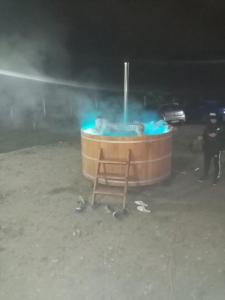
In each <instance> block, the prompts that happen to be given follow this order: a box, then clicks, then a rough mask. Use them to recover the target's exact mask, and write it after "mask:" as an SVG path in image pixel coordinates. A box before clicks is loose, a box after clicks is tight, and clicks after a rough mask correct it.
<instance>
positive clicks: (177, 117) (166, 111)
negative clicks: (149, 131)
mask: <svg viewBox="0 0 225 300" xmlns="http://www.w3.org/2000/svg"><path fill="white" fill-rule="evenodd" d="M159 114H160V116H161V117H162V118H163V120H165V121H166V122H168V123H173V124H174V123H185V121H186V115H185V112H184V110H183V108H182V106H181V105H180V104H179V103H172V104H164V105H162V106H161V107H160V108H159Z"/></svg>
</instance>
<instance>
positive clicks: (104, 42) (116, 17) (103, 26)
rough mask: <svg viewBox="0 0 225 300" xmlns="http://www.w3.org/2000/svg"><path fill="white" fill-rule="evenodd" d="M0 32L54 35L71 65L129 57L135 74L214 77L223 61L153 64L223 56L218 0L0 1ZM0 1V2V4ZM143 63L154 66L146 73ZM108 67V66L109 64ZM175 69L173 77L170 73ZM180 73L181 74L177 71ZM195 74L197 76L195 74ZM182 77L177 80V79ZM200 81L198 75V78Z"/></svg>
mask: <svg viewBox="0 0 225 300" xmlns="http://www.w3.org/2000/svg"><path fill="white" fill-rule="evenodd" d="M1 2H2V4H1V12H0V28H1V29H0V34H1V35H2V36H5V35H12V34H15V33H16V34H20V35H23V36H26V35H27V36H29V35H30V34H31V35H32V34H33V35H35V34H36V32H38V33H40V32H41V33H43V34H45V35H48V34H49V35H55V36H59V37H60V40H61V42H62V43H63V45H64V47H65V49H66V50H67V51H68V53H69V56H70V59H71V65H72V66H73V65H75V64H76V63H80V64H81V65H82V63H83V64H84V66H85V62H86V63H87V64H89V65H92V64H93V65H95V64H99V63H101V64H102V65H105V66H107V68H108V66H109V65H110V64H114V63H115V62H116V63H121V61H123V60H124V58H129V60H130V61H135V62H136V65H137V70H139V71H140V70H145V71H143V72H142V74H140V76H139V77H140V78H141V76H142V77H145V76H146V74H147V75H148V76H149V78H152V79H153V78H154V77H155V78H156V80H159V79H160V78H161V77H163V74H166V76H167V75H168V74H172V77H173V78H181V79H180V81H182V80H183V82H187V81H191V79H192V78H194V80H193V81H195V80H196V77H197V78H199V77H201V76H203V74H204V76H203V77H204V78H205V81H204V80H203V83H201V82H200V85H201V84H202V85H204V84H205V83H204V82H208V81H212V82H213V84H216V83H217V82H218V78H220V77H221V78H222V77H223V76H225V72H224V71H223V68H224V69H225V64H224V65H223V66H221V65H213V66H212V65H211V66H199V65H197V66H195V65H190V66H183V67H182V66H177V67H176V65H175V66H171V67H168V66H153V67H152V65H151V64H150V65H149V64H148V63H147V62H149V61H152V60H153V61H155V60H171V59H172V60H174V59H181V60H183V59H184V60H186V59H187V60H198V59H201V60H208V59H225V2H224V0H189V1H186V0H164V1H162V0H148V1H147V0H120V1H119V0H105V1H94V0H89V1H85V0H84V1H78V0H74V1H72V0H70V1H69V0H64V1H62V0H61V1H59V0H58V1H56V0H55V1H50V0H48V1H47V0H46V1H32V0H30V1H29V0H26V1H25V0H20V1H15V0H8V1H6V0H5V1H1ZM1 2H0V3H1ZM147 65H148V66H149V67H150V68H151V69H152V70H154V74H155V75H153V73H148V70H147ZM109 70H110V69H109ZM177 72H178V73H179V74H178V75H179V76H177V77H176V73H177ZM182 73H185V76H184V75H183V77H182V76H180V75H181V74H182ZM196 74H197V75H196ZM164 77H165V76H164ZM182 78H183V79H182ZM200 81H202V80H200Z"/></svg>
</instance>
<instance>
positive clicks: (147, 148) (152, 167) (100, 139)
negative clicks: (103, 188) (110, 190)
mask: <svg viewBox="0 0 225 300" xmlns="http://www.w3.org/2000/svg"><path fill="white" fill-rule="evenodd" d="M81 145H82V170H83V175H84V176H85V177H86V178H88V179H91V180H94V178H95V174H96V167H97V161H98V154H99V150H100V149H102V152H103V156H104V159H109V160H126V159H127V155H128V151H129V150H130V154H131V163H130V170H129V180H128V186H139V185H151V184H154V183H158V182H161V181H163V180H165V179H166V178H168V177H169V176H170V174H171V157H172V131H171V132H169V133H166V134H162V135H157V136H148V135H144V136H133V137H108V136H98V135H92V134H87V133H85V132H84V131H81ZM105 168H106V172H107V173H109V174H112V175H115V176H123V175H124V166H118V165H106V166H105ZM100 182H101V180H100ZM101 183H104V179H102V182H101ZM108 183H109V184H111V185H118V182H114V181H113V180H108Z"/></svg>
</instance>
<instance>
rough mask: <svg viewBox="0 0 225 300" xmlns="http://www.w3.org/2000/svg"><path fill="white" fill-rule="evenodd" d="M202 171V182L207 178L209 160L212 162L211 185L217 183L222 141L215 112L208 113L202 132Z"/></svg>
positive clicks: (219, 171)
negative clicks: (212, 174)
mask: <svg viewBox="0 0 225 300" xmlns="http://www.w3.org/2000/svg"><path fill="white" fill-rule="evenodd" d="M202 139H203V153H204V173H203V176H202V177H201V178H200V180H199V181H200V182H203V181H204V180H206V179H207V178H208V173H209V169H210V164H211V161H212V160H213V163H214V176H213V185H216V184H217V183H218V180H219V178H220V176H221V161H220V156H221V150H222V143H223V135H222V127H221V126H220V124H219V120H218V117H217V114H216V113H209V120H208V123H207V126H206V128H205V130H204V132H203V136H202Z"/></svg>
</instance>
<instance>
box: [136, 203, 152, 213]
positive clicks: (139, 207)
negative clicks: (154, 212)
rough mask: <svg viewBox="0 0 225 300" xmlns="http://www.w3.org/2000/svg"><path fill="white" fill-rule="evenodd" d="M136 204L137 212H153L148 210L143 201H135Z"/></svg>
mask: <svg viewBox="0 0 225 300" xmlns="http://www.w3.org/2000/svg"><path fill="white" fill-rule="evenodd" d="M134 203H135V204H136V205H137V210H139V211H141V212H145V213H150V212H151V210H149V209H147V207H148V204H147V203H145V202H143V201H142V200H137V201H134Z"/></svg>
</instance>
